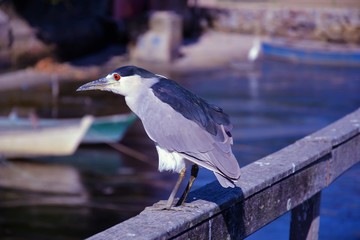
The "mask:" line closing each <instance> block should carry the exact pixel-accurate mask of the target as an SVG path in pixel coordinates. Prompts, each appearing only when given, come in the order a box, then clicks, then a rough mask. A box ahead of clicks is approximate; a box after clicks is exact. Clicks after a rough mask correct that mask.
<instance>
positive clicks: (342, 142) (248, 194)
mask: <svg viewBox="0 0 360 240" xmlns="http://www.w3.org/2000/svg"><path fill="white" fill-rule="evenodd" d="M359 161H360V109H358V110H357V111H355V112H353V113H351V114H349V115H347V116H345V117H344V118H342V119H340V120H339V121H337V122H335V123H333V124H331V125H329V126H327V127H325V128H324V129H322V130H320V131H318V132H316V133H314V134H311V135H309V136H307V137H305V138H303V139H301V140H299V141H297V142H295V143H294V144H292V145H290V146H288V147H286V148H284V149H282V150H280V151H278V152H275V153H273V154H271V155H269V156H267V157H265V158H262V159H260V160H258V161H256V162H254V163H252V164H249V165H247V166H245V167H244V168H242V176H241V178H240V182H239V188H234V189H225V188H222V187H221V186H220V185H219V184H218V183H217V182H213V183H210V184H208V185H206V186H204V187H202V188H200V189H198V190H196V191H193V192H191V193H190V194H189V197H188V200H187V202H188V203H186V204H185V206H183V207H178V208H174V209H172V210H157V208H156V206H153V207H148V208H146V209H145V210H144V211H143V212H141V213H140V214H139V215H137V216H135V217H133V218H131V219H129V220H127V221H125V222H122V223H120V224H118V225H116V226H113V227H111V228H109V229H107V230H105V231H103V232H101V233H98V234H96V235H94V236H92V237H90V238H89V239H91V240H97V239H107V240H115V239H174V238H176V239H243V238H245V237H247V236H249V235H250V234H252V233H253V232H255V231H256V230H258V229H259V228H261V227H263V226H264V225H266V224H268V223H270V222H272V221H273V220H275V219H276V218H278V217H279V216H281V215H282V214H284V213H285V212H287V211H291V222H290V239H317V238H318V231H319V218H320V215H319V208H320V196H321V190H322V189H324V188H325V187H327V186H329V184H331V183H332V182H333V181H334V180H335V179H336V178H337V177H338V176H340V175H341V174H342V173H344V172H345V171H346V170H347V169H348V168H350V167H351V166H353V165H354V164H355V163H357V162H359Z"/></svg>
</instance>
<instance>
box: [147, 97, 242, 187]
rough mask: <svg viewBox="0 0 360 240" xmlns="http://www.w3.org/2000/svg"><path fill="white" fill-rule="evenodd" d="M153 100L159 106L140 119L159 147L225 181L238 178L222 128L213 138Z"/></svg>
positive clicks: (210, 134)
mask: <svg viewBox="0 0 360 240" xmlns="http://www.w3.org/2000/svg"><path fill="white" fill-rule="evenodd" d="M153 97H154V101H156V102H157V104H150V103H149V104H147V106H146V109H147V110H146V111H147V114H144V115H143V116H140V118H141V119H142V122H143V125H144V127H145V130H146V132H147V134H148V135H149V137H150V138H151V139H152V140H153V141H155V142H156V144H158V145H159V146H160V147H161V148H164V149H167V150H168V151H176V152H179V153H181V154H183V156H184V157H186V158H187V159H189V160H191V161H193V162H195V163H197V164H199V165H200V166H203V167H205V168H208V169H210V170H212V171H214V172H217V173H218V174H220V175H221V176H223V177H225V178H226V179H231V180H236V179H238V178H239V176H240V168H239V165H238V163H237V160H236V158H235V157H234V155H233V154H232V151H231V143H232V138H231V136H230V135H229V133H228V132H227V130H226V129H225V127H224V126H223V125H220V124H215V125H214V126H215V127H216V135H214V134H212V133H210V132H209V131H207V130H206V129H205V128H204V127H203V125H202V124H199V122H197V121H193V120H190V119H188V118H186V117H184V116H183V115H182V114H181V113H179V112H177V111H176V110H174V109H173V108H172V107H170V106H169V105H168V104H166V103H164V102H162V101H161V100H159V98H157V97H156V96H155V95H154V96H153ZM149 102H150V101H149ZM151 102H153V101H151ZM215 175H216V174H215ZM216 176H217V177H218V179H219V176H218V175H216ZM220 183H221V181H220ZM222 185H223V184H222ZM225 185H226V184H225ZM223 186H224V185H223Z"/></svg>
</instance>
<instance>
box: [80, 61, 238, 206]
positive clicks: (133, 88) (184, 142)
mask: <svg viewBox="0 0 360 240" xmlns="http://www.w3.org/2000/svg"><path fill="white" fill-rule="evenodd" d="M85 90H104V91H111V92H113V93H116V94H120V95H123V96H125V101H126V104H127V105H128V106H129V108H130V109H131V110H132V111H133V112H134V113H135V114H136V115H137V116H138V117H139V118H140V119H141V121H142V123H143V125H144V128H145V131H146V133H147V134H148V135H149V137H150V139H151V140H153V141H154V142H155V144H156V150H157V152H158V155H159V171H174V172H178V173H179V179H178V181H177V183H176V185H175V187H174V189H173V191H172V192H171V194H170V197H169V199H168V201H167V204H166V208H170V207H171V206H172V203H173V201H174V197H175V194H176V193H177V191H178V188H179V186H180V183H181V181H182V180H183V178H184V175H185V171H186V163H189V162H190V163H192V168H191V176H190V180H189V183H188V185H187V187H186V188H185V190H184V193H183V194H182V196H181V197H180V199H179V201H178V203H177V204H176V206H179V205H182V204H183V202H184V201H185V199H186V196H187V194H188V192H189V190H190V188H191V186H192V184H193V182H194V180H195V178H196V176H197V173H198V165H200V166H202V167H204V168H207V169H209V170H211V171H213V172H214V174H215V176H216V178H217V180H218V181H219V183H220V184H221V186H223V187H225V188H227V187H234V186H235V184H234V183H235V182H236V181H237V180H238V179H239V177H240V167H239V165H238V162H237V160H236V158H235V157H234V155H233V153H232V151H231V145H232V143H233V139H232V136H231V134H230V130H231V127H232V126H231V123H230V121H229V117H228V115H226V114H225V113H224V112H223V110H222V109H221V108H219V107H217V106H214V105H212V104H209V103H207V102H206V101H205V100H203V99H201V98H200V97H198V96H196V95H194V94H193V93H191V92H189V91H188V90H186V89H184V88H183V87H181V86H180V85H179V84H177V83H176V82H174V81H172V80H169V79H167V78H166V77H163V76H160V75H157V74H154V73H151V72H149V71H147V70H145V69H142V68H139V67H135V66H124V67H120V68H118V69H116V70H115V71H113V72H112V73H110V74H108V75H107V76H106V77H104V78H101V79H98V80H95V81H93V82H89V83H87V84H84V85H82V86H81V87H79V88H78V89H77V91H85ZM185 160H187V161H185Z"/></svg>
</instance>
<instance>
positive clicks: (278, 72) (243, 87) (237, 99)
mask: <svg viewBox="0 0 360 240" xmlns="http://www.w3.org/2000/svg"><path fill="white" fill-rule="evenodd" d="M239 64H240V65H239ZM173 78H174V79H175V80H178V81H181V83H182V84H183V85H184V86H186V87H187V88H189V89H191V90H192V91H193V92H195V93H197V94H198V95H200V96H202V97H204V98H205V99H207V100H208V101H209V102H211V103H214V104H217V105H219V106H221V107H222V108H223V109H224V110H225V112H227V113H228V114H229V115H230V116H231V120H232V122H233V125H234V130H233V136H234V140H235V141H234V148H233V149H234V153H235V155H236V157H237V159H238V160H239V162H240V165H241V166H244V165H246V164H249V163H251V162H253V161H255V160H257V159H259V158H261V157H263V156H265V155H267V154H269V153H271V152H274V151H276V150H279V149H281V148H282V147H285V146H286V145H288V144H290V143H292V142H293V141H295V140H297V139H299V138H301V137H303V136H305V135H307V134H309V133H311V132H313V131H315V130H317V129H319V128H321V127H323V126H325V125H327V124H329V123H331V122H333V121H334V120H336V119H338V118H340V117H342V116H343V115H345V114H347V113H349V112H351V111H353V110H355V109H356V108H358V107H359V106H360V95H359V94H358V93H359V90H360V69H358V68H343V67H342V68H336V67H324V66H311V65H296V64H289V63H284V62H271V61H265V62H258V63H255V64H254V65H253V66H251V67H250V68H248V67H245V68H244V67H241V63H238V64H235V65H231V66H229V67H228V68H224V69H215V70H210V71H207V72H198V73H191V74H178V75H174V76H173ZM73 89H76V86H73ZM59 91H60V94H63V95H64V97H63V100H62V102H60V103H58V104H62V105H63V107H65V108H67V109H66V112H64V113H62V112H61V110H59V113H58V114H59V116H63V115H71V114H75V115H76V114H79V109H78V106H76V101H78V102H80V103H81V104H83V102H87V103H88V104H87V106H88V107H86V109H85V110H86V111H92V112H102V111H104V112H112V111H114V109H113V108H111V107H110V106H114V104H115V103H114V101H119V102H121V101H123V99H122V98H121V97H120V98H119V97H117V96H115V97H114V95H111V94H106V93H92V94H94V95H97V96H95V99H96V100H95V101H94V100H91V99H88V96H86V97H85V95H82V98H83V100H80V101H79V100H75V98H74V94H75V93H74V92H71V91H69V92H61V91H63V90H62V89H61V88H60V90H59ZM98 94H102V95H101V97H99V95H98ZM23 98H24V96H23ZM41 99H43V98H42V97H40V98H39V101H40V102H42V100H41ZM84 99H86V100H84ZM1 102H2V100H1ZM1 102H0V103H1ZM74 102H75V104H74ZM37 104H38V103H37ZM116 105H121V104H116ZM121 106H123V107H122V109H119V111H127V109H126V107H125V106H124V104H123V102H122V105H121ZM59 109H60V108H59ZM99 109H101V110H99ZM117 111H118V110H117ZM50 113H51V106H49V105H47V106H46V107H44V108H42V109H41V110H40V111H39V114H44V115H46V114H50ZM124 144H126V145H127V146H130V147H132V148H134V149H139V150H140V151H141V152H143V153H144V154H146V155H147V156H149V161H150V162H149V163H146V162H141V161H138V160H136V159H134V158H131V157H129V156H126V155H123V154H120V153H118V152H117V151H115V150H114V149H112V148H111V147H109V146H107V145H95V146H90V147H89V146H86V147H81V148H80V149H79V150H78V152H77V153H76V154H75V155H74V156H72V157H66V158H42V159H32V161H36V162H46V164H51V163H57V164H64V165H70V166H73V167H75V168H76V169H77V171H79V172H80V175H81V181H82V184H84V186H85V188H86V190H87V194H88V196H89V198H88V200H87V201H86V202H85V203H82V204H78V205H77V206H69V205H68V206H58V205H57V206H54V205H47V206H35V205H34V206H26V207H24V206H21V205H18V206H12V207H2V208H1V212H2V214H1V216H0V229H1V230H0V236H2V237H3V238H4V239H10V238H11V236H17V237H23V238H26V239H39V238H53V236H54V235H56V236H59V237H61V238H62V239H77V238H84V237H86V236H89V235H91V234H93V233H96V232H98V231H100V230H102V229H104V228H107V227H109V226H112V225H114V224H116V223H118V222H121V221H123V220H125V219H127V218H129V217H131V216H133V215H135V214H137V213H138V212H139V211H141V210H142V209H143V208H144V207H145V206H147V205H150V204H152V203H154V202H156V201H158V200H160V199H165V198H166V197H167V196H168V194H169V192H170V190H171V187H172V186H173V183H174V181H175V178H176V175H172V174H166V173H161V174H160V173H158V172H157V170H156V163H157V159H156V158H157V157H156V153H155V151H154V146H153V144H152V143H151V141H149V140H148V139H147V137H146V135H145V133H144V130H143V129H142V127H141V124H140V123H139V122H137V123H136V124H135V125H134V126H133V127H132V128H131V129H130V132H129V133H128V135H127V136H126V138H125V142H124ZM213 180H215V177H214V175H213V173H211V172H210V171H206V170H201V171H200V174H199V178H198V180H197V181H196V182H195V186H194V188H196V187H200V186H202V185H204V184H206V183H208V182H210V181H213ZM26 194H29V193H23V192H22V193H21V194H20V197H23V198H24V195H26ZM32 194H33V193H32ZM5 195H10V196H12V199H14V197H15V198H16V196H17V195H19V193H18V192H14V191H13V190H9V189H2V190H1V196H5ZM5 201H6V198H4V197H2V198H1V199H0V205H1V203H4V202H5ZM19 216H21V217H19ZM65 229H66V230H65Z"/></svg>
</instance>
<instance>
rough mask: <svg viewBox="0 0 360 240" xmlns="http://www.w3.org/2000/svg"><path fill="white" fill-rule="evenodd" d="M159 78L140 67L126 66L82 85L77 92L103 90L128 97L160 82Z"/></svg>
mask: <svg viewBox="0 0 360 240" xmlns="http://www.w3.org/2000/svg"><path fill="white" fill-rule="evenodd" d="M159 77H160V76H159V75H156V74H154V73H152V72H149V71H147V70H145V69H142V68H139V67H135V66H124V67H120V68H118V69H116V70H114V71H113V72H111V73H109V74H108V75H107V76H106V77H104V78H100V79H98V80H95V81H92V82H89V83H86V84H84V85H82V86H81V87H79V88H78V89H77V90H76V91H87V90H102V91H110V92H113V93H117V94H121V95H124V96H128V95H131V94H133V93H140V92H141V91H143V90H146V89H148V88H150V87H151V86H152V85H153V84H154V83H156V82H158V79H159Z"/></svg>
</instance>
